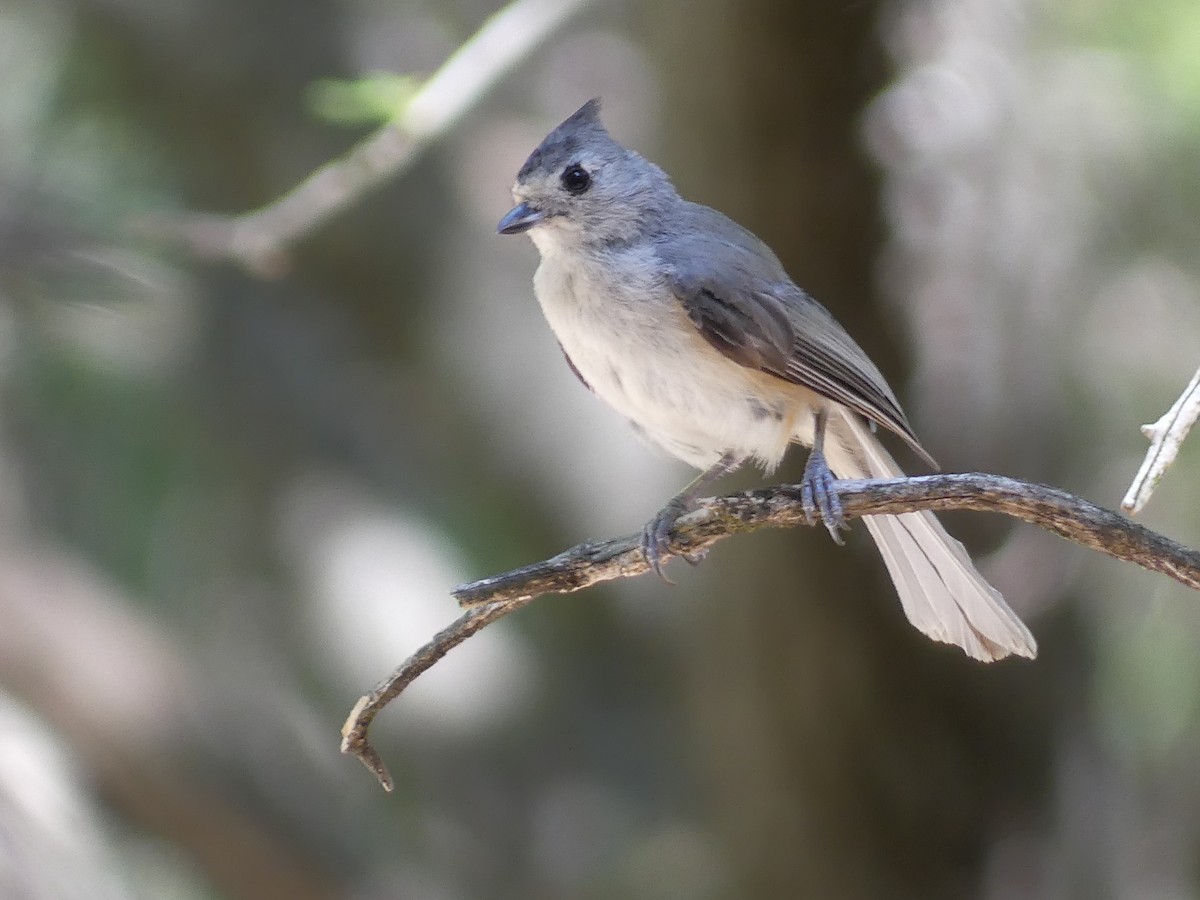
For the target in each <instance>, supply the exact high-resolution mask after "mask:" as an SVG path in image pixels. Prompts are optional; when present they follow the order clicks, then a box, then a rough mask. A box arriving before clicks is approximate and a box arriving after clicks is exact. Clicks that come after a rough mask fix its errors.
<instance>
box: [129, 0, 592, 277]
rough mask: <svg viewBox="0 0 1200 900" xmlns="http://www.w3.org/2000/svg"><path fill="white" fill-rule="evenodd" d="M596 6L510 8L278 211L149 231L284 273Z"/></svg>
mask: <svg viewBox="0 0 1200 900" xmlns="http://www.w3.org/2000/svg"><path fill="white" fill-rule="evenodd" d="M587 2H588V0H515V2H513V3H510V4H509V5H508V6H506V7H505V8H504V9H502V10H501V11H500V12H498V13H496V15H494V16H492V17H491V18H490V19H488V20H487V22H485V23H484V24H483V27H481V28H480V29H479V31H477V32H476V33H475V35H474V36H472V37H471V38H470V39H469V40H468V41H467V42H466V43H465V44H463V45H462V46H461V47H459V48H458V49H457V50H456V51H455V52H454V53H453V54H452V55H451V56H450V58H449V59H447V60H446V62H445V63H444V64H443V65H442V67H441V68H440V69H438V71H437V72H436V73H434V74H433V75H432V76H431V77H430V78H429V79H428V80H427V81H426V82H425V83H424V84H423V85H421V87H420V88H419V89H418V90H417V91H416V92H415V93H414V94H413V96H412V98H411V99H410V100H409V101H408V102H407V103H406V104H404V107H403V109H401V110H400V111H399V112H398V113H397V115H396V117H395V118H394V119H393V120H392V121H391V122H389V123H388V124H387V125H385V126H384V127H383V128H381V129H379V130H378V131H377V132H375V133H374V134H373V135H371V136H370V137H368V138H366V139H365V140H363V141H361V142H360V143H358V144H356V145H355V146H354V147H353V148H351V149H350V151H349V152H347V153H346V154H345V155H343V156H341V157H339V158H338V159H335V160H331V161H330V162H328V163H326V164H325V165H323V166H322V167H321V168H319V169H317V170H316V171H315V172H313V173H312V174H311V175H309V176H308V177H307V178H306V179H304V181H302V182H300V184H298V185H296V187H294V188H292V190H290V191H288V193H286V194H284V195H283V196H282V197H280V198H279V199H277V200H275V201H273V202H272V203H270V204H269V205H267V206H264V207H262V208H261V209H257V210H254V211H252V212H247V213H243V214H242V215H239V216H223V215H215V214H206V213H191V214H185V215H183V216H178V217H170V218H168V217H165V216H153V217H147V218H146V219H144V220H143V221H142V222H141V223H140V228H141V230H142V231H144V232H146V233H147V234H151V235H155V236H159V237H162V236H164V235H165V236H166V237H168V238H173V239H175V240H177V241H179V242H181V243H182V244H184V246H186V247H187V248H188V249H190V250H191V251H192V252H193V253H196V254H198V255H200V256H205V257H212V258H217V259H233V260H236V261H238V262H240V263H242V264H243V265H245V266H246V267H247V268H249V269H250V270H252V271H254V272H257V273H259V274H261V275H274V274H278V273H279V272H280V271H281V270H282V269H283V268H285V265H286V249H287V246H288V245H289V244H290V243H292V242H293V241H295V240H296V239H297V238H299V237H301V236H302V235H304V234H306V233H308V232H309V231H311V230H313V229H314V228H316V227H317V226H318V225H320V224H321V223H322V222H324V221H326V220H327V219H328V218H330V217H331V216H333V215H334V214H335V213H337V212H338V211H340V210H342V209H343V208H345V207H346V206H348V205H350V204H351V203H353V202H354V201H355V200H357V199H358V198H359V197H360V196H362V195H363V194H364V193H366V192H367V191H368V190H370V189H371V188H372V187H374V186H375V185H376V184H378V183H379V182H381V181H383V180H385V179H387V178H392V177H394V176H396V175H399V174H400V173H402V172H403V171H404V170H406V169H407V168H409V167H410V166H411V165H412V164H413V163H414V162H415V161H416V160H417V158H418V157H419V156H420V154H421V153H422V152H423V151H424V150H425V149H426V148H427V147H428V146H429V145H430V144H432V143H433V142H434V141H436V140H437V139H438V138H440V137H441V136H442V135H444V134H446V133H447V132H449V131H451V130H452V129H453V128H454V127H455V126H456V125H457V124H458V123H459V122H460V121H461V120H462V118H463V116H465V115H466V114H467V113H468V112H470V110H471V109H472V108H474V106H475V105H476V104H477V103H478V102H479V101H480V100H481V99H483V97H484V96H485V95H486V94H487V93H488V91H489V90H490V89H491V88H493V87H495V86H496V84H497V83H498V82H499V81H500V80H501V79H502V78H503V77H504V76H505V75H507V74H508V73H509V72H510V71H512V70H513V69H514V68H516V67H517V66H518V65H519V64H520V63H521V62H523V61H524V60H526V59H528V58H529V57H530V56H531V55H532V54H533V52H534V51H535V50H536V49H537V48H538V47H539V46H541V44H542V43H543V42H544V41H545V40H546V39H547V38H548V37H550V36H551V35H552V34H553V33H554V32H555V31H557V30H558V29H559V28H560V27H561V26H562V25H563V24H564V23H566V22H567V21H568V20H569V19H570V18H571V17H572V16H573V15H575V14H576V13H577V12H579V10H580V9H582V8H583V7H584V5H585V4H586V3H587Z"/></svg>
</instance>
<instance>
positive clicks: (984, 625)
mask: <svg viewBox="0 0 1200 900" xmlns="http://www.w3.org/2000/svg"><path fill="white" fill-rule="evenodd" d="M513 199H514V201H515V202H516V206H514V207H513V209H512V210H511V211H510V212H509V213H508V215H506V216H505V217H504V218H503V219H502V220H501V222H500V224H499V226H498V230H499V232H500V233H501V234H519V233H523V232H527V233H528V234H529V236H530V238H532V240H533V243H534V244H535V245H536V247H537V249H538V251H539V253H540V254H541V265H540V266H538V269H537V273H536V274H535V275H534V279H533V285H534V292H535V294H536V295H537V299H538V302H539V304H541V307H542V312H543V313H544V314H545V316H546V320H547V321H548V322H549V323H550V327H551V328H552V329H553V331H554V334H555V336H556V337H557V338H558V342H559V344H560V346H561V347H562V350H563V353H564V355H565V356H566V357H567V362H568V364H569V365H570V367H571V369H572V370H573V371H574V372H575V374H576V375H577V376H578V377H579V379H580V380H581V381H582V382H583V383H584V384H585V385H586V386H587V387H588V388H590V389H591V390H592V391H593V392H594V393H595V394H596V395H597V396H598V397H600V399H602V400H604V401H605V402H607V403H608V404H609V405H611V406H612V407H614V408H615V409H616V410H617V411H618V412H620V413H621V414H622V415H624V416H625V417H626V418H627V419H629V421H630V422H631V423H632V424H633V427H634V428H635V429H636V430H637V431H638V432H639V433H641V434H642V435H643V436H644V437H645V438H647V439H648V440H649V441H651V442H653V443H654V444H657V445H659V446H660V447H662V448H664V449H665V450H666V451H667V452H668V453H671V454H672V455H674V456H676V457H678V458H679V459H681V460H683V461H684V462H687V463H690V464H691V465H693V466H695V467H696V468H698V469H701V470H703V471H702V474H701V475H700V476H699V477H698V478H697V479H696V480H695V481H693V482H692V483H691V484H690V485H688V486H687V487H686V488H684V490H682V491H681V492H680V493H679V494H677V495H676V496H675V497H674V498H672V499H671V500H670V502H668V503H667V505H666V506H665V507H663V509H662V510H661V511H660V512H659V513H658V514H657V515H656V516H655V517H654V519H652V520H651V521H650V523H649V524H648V525H646V527H645V529H644V531H643V536H642V550H643V552H644V553H645V556H646V560H647V562H649V564H650V565H651V566H652V567H653V568H654V569H655V570H656V571H657V572H658V573H659V574H660V575H662V574H663V571H662V564H663V561H664V560H663V557H664V556H665V555H668V554H670V552H671V551H670V547H669V535H670V531H671V528H672V526H673V524H674V523H675V521H676V520H677V519H678V518H679V517H680V516H682V515H683V514H685V513H686V512H688V511H689V510H690V509H691V508H693V506H694V504H695V500H696V498H697V496H698V494H699V492H700V491H702V490H704V489H705V488H706V487H708V486H709V485H710V484H712V482H713V481H715V480H716V479H717V478H719V477H720V476H722V475H724V474H726V473H728V472H732V471H733V470H734V469H736V468H738V467H739V466H741V465H742V464H743V463H745V462H747V461H753V462H755V463H757V464H758V465H759V466H761V467H762V468H763V469H764V470H765V471H767V472H771V471H772V470H774V468H775V466H776V465H777V464H778V463H779V461H780V459H782V458H783V455H784V452H785V451H786V450H787V448H788V446H789V445H790V444H792V443H800V444H804V445H807V446H809V447H811V448H812V450H811V451H810V455H809V458H808V463H807V465H806V466H805V470H804V478H803V481H802V499H803V500H804V505H805V509H806V511H807V512H808V514H809V516H810V518H812V517H814V516H815V514H817V513H819V514H820V516H821V517H822V518H823V520H824V522H825V525H826V527H827V528H828V529H829V531H830V534H831V535H833V537H834V539H835V540H836V541H838V542H839V543H840V542H841V538H840V535H839V530H840V529H841V528H843V527H844V521H843V517H842V511H841V506H840V503H839V501H838V498H837V492H836V490H835V489H834V488H833V481H834V477H835V475H836V476H837V477H841V478H894V477H897V476H900V475H902V474H903V473H902V472H901V470H900V468H899V467H898V466H897V465H896V463H895V461H894V460H893V459H892V458H891V456H889V455H888V452H887V451H886V450H885V449H884V447H883V445H882V444H881V443H880V442H879V440H878V439H877V438H876V437H875V435H874V434H873V430H874V425H878V426H882V427H883V428H886V429H887V430H889V431H891V432H893V433H895V434H896V435H898V436H899V437H900V438H901V439H902V440H903V441H905V443H907V444H908V445H909V446H910V447H911V448H912V449H913V450H914V451H915V452H916V453H917V454H918V455H919V456H920V457H921V458H922V459H924V460H925V461H926V462H928V463H929V464H930V465H932V466H934V467H935V468H936V466H937V464H936V463H935V462H934V460H933V459H932V458H931V457H930V456H929V454H928V453H926V452H925V450H924V448H922V447H921V445H920V443H919V442H918V440H917V438H916V435H915V434H913V430H912V428H911V427H910V426H909V424H908V420H907V419H906V417H905V415H904V412H903V411H902V410H901V408H900V404H899V402H898V401H897V400H896V396H895V394H894V393H893V392H892V389H891V388H890V387H889V386H888V384H887V382H886V381H885V380H884V377H883V375H881V374H880V372H879V370H878V369H877V368H876V367H875V364H874V363H872V362H871V360H870V359H868V358H867V355H866V354H865V353H864V352H863V351H862V349H861V348H860V347H859V346H858V345H857V344H856V343H855V342H854V340H853V339H852V338H851V337H850V335H848V334H847V333H846V331H845V330H844V329H843V328H842V327H841V326H840V325H839V324H838V323H837V322H836V321H835V320H834V318H833V316H832V315H831V314H830V313H829V312H828V310H826V309H825V307H823V306H821V304H819V303H818V302H817V301H816V300H814V299H813V298H812V297H810V296H809V295H808V294H806V293H805V292H804V291H803V290H801V289H800V288H798V287H797V286H796V285H795V284H794V283H793V282H792V280H791V279H790V278H789V277H788V275H787V273H786V272H785V271H784V270H783V266H782V265H781V264H780V262H779V260H778V259H777V258H776V256H775V254H774V253H772V252H771V249H770V248H769V247H767V245H766V244H764V243H763V242H762V241H760V240H759V239H758V238H756V237H755V236H754V235H753V234H751V233H750V232H749V231H747V230H746V229H744V228H742V227H741V226H740V225H738V224H737V223H735V222H733V221H732V220H730V219H729V218H727V217H725V216H724V215H722V214H721V213H719V212H717V211H716V210H713V209H709V208H708V207H706V206H701V205H699V204H697V203H689V202H688V201H686V200H684V199H683V198H681V197H680V196H679V194H678V193H677V192H676V191H675V188H674V186H672V184H671V182H670V180H669V179H668V177H667V175H666V174H665V173H664V172H663V171H662V170H661V169H660V168H658V167H657V166H656V165H654V164H653V163H651V162H649V161H647V160H646V159H643V158H642V157H641V156H639V155H638V154H637V153H634V152H633V151H631V150H627V149H626V148H625V147H622V146H621V145H620V144H618V143H617V142H616V141H615V140H613V139H612V137H611V136H609V134H608V132H607V131H606V130H605V128H604V126H603V125H602V124H601V122H600V104H599V101H598V100H591V101H589V102H588V103H585V104H584V105H583V107H581V108H580V109H579V110H578V111H577V112H576V113H575V114H574V115H572V116H571V117H570V118H569V119H567V120H566V121H565V122H563V123H562V124H561V125H559V126H558V127H557V128H555V129H554V130H553V131H552V132H550V134H549V135H548V136H547V137H546V139H545V140H543V141H542V143H541V144H540V145H539V146H538V148H537V149H536V150H534V151H533V153H532V154H531V155H530V156H529V159H527V160H526V161H525V164H524V165H523V166H522V167H521V170H520V171H519V172H518V173H517V179H516V182H515V184H514V185H513ZM872 423H873V424H872ZM863 521H864V522H865V523H866V526H867V529H868V530H869V531H870V533H871V536H872V537H873V538H874V539H875V543H876V544H878V546H879V551H880V553H882V554H883V559H884V562H885V563H886V564H887V568H888V571H889V572H890V573H891V576H892V581H893V582H894V583H895V585H896V590H897V591H898V592H899V594H900V602H901V603H902V604H903V606H904V612H905V614H906V615H907V616H908V619H909V621H910V622H912V624H913V625H915V626H916V627H917V628H918V629H920V630H921V631H923V632H924V633H925V634H927V635H928V636H929V637H931V638H933V639H934V640H937V641H945V642H947V643H951V644H957V645H958V646H959V647H961V648H962V649H963V650H964V651H966V652H967V653H968V654H969V655H970V656H973V657H975V658H976V659H980V660H985V661H992V660H996V659H1000V658H1002V657H1004V656H1007V655H1009V654H1017V655H1020V656H1028V657H1033V656H1034V655H1036V653H1037V644H1036V643H1035V641H1034V639H1033V635H1031V634H1030V633H1029V629H1028V628H1026V627H1025V625H1024V624H1023V623H1022V622H1021V620H1020V619H1019V618H1018V617H1017V615H1016V613H1014V612H1013V611H1012V610H1011V609H1010V608H1009V607H1008V605H1007V604H1005V602H1004V599H1003V598H1002V597H1001V596H1000V594H999V592H998V591H996V590H995V588H993V587H992V586H991V585H990V584H988V583H987V581H985V580H984V578H983V576H982V575H980V574H979V572H978V571H977V570H976V569H975V566H974V565H973V564H972V562H971V560H970V558H969V557H968V556H967V554H966V551H965V550H964V549H963V546H962V544H960V543H959V542H958V541H956V540H954V539H953V538H952V537H950V536H949V535H948V534H947V533H946V531H945V529H943V528H942V526H941V524H940V523H939V522H938V520H937V519H936V518H934V516H933V514H932V513H928V512H913V513H904V514H902V515H898V516H867V517H864V519H863Z"/></svg>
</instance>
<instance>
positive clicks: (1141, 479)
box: [1121, 369, 1200, 513]
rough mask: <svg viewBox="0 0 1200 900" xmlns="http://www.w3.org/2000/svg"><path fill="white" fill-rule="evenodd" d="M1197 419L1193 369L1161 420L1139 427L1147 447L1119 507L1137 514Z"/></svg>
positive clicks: (1198, 392)
mask: <svg viewBox="0 0 1200 900" xmlns="http://www.w3.org/2000/svg"><path fill="white" fill-rule="evenodd" d="M1196 419H1200V369H1197V370H1196V374H1195V375H1193V376H1192V381H1191V383H1190V384H1189V385H1188V386H1187V387H1186V388H1184V391H1183V393H1182V394H1181V395H1180V397H1179V399H1178V400H1176V401H1175V404H1174V406H1172V407H1171V408H1170V409H1169V410H1167V412H1166V414H1165V415H1164V416H1163V417H1162V418H1161V419H1159V420H1158V421H1157V422H1155V423H1154V424H1153V425H1143V426H1142V434H1144V435H1145V436H1146V437H1147V438H1149V439H1150V449H1149V450H1147V451H1146V458H1145V459H1144V460H1142V467H1141V468H1140V469H1138V473H1137V475H1136V476H1134V479H1133V484H1131V485H1130V486H1129V492H1128V493H1126V494H1125V499H1124V500H1122V501H1121V508H1122V509H1124V510H1127V511H1128V512H1131V513H1137V512H1140V511H1141V509H1142V507H1143V506H1145V505H1146V502H1147V501H1148V500H1149V499H1150V495H1151V494H1153V493H1154V489H1155V488H1156V487H1158V482H1159V481H1160V480H1161V479H1162V477H1163V473H1164V472H1166V471H1167V468H1168V467H1169V466H1170V465H1171V463H1173V462H1175V457H1176V455H1177V454H1178V453H1179V446H1180V445H1181V444H1182V443H1183V439H1184V438H1185V437H1187V434H1188V432H1189V431H1191V430H1192V426H1193V425H1195V424H1196Z"/></svg>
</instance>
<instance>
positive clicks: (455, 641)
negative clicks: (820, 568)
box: [342, 474, 1200, 791]
mask: <svg viewBox="0 0 1200 900" xmlns="http://www.w3.org/2000/svg"><path fill="white" fill-rule="evenodd" d="M836 487H837V491H838V497H839V498H840V499H841V501H842V509H843V511H844V513H845V515H846V518H848V519H849V518H858V517H861V516H868V515H881V514H885V513H904V512H912V511H914V510H923V509H925V510H939V509H975V510H982V511H987V512H998V513H1003V514H1004V515H1008V516H1012V517H1013V518H1016V519H1021V520H1022V521H1025V522H1029V523H1031V524H1033V525H1037V526H1039V527H1041V528H1044V529H1046V530H1047V531H1051V532H1053V533H1054V534H1057V535H1059V536H1060V537H1063V538H1066V539H1067V540H1069V541H1072V542H1073V543H1076V544H1079V545H1081V546H1083V547H1088V548H1090V549H1092V550H1098V551H1100V552H1101V553H1106V554H1108V555H1109V556H1112V557H1115V558H1116V559H1122V560H1125V561H1127V562H1132V563H1137V564H1138V565H1139V566H1142V567H1143V568H1146V569H1149V570H1151V571H1153V572H1161V573H1162V574H1164V575H1168V576H1170V577H1171V578H1174V579H1175V580H1176V581H1179V582H1180V583H1182V584H1185V585H1187V586H1188V587H1190V588H1194V589H1196V590H1200V551H1196V550H1192V549H1190V548H1188V547H1185V546H1183V545H1182V544H1179V543H1177V542H1175V541H1173V540H1171V539H1170V538H1167V537H1164V536H1162V535H1161V534H1158V533H1156V532H1153V531H1151V530H1150V529H1148V528H1144V527H1143V526H1141V525H1138V524H1137V523H1135V522H1131V521H1130V520H1129V519H1127V518H1126V517H1125V516H1123V515H1121V514H1120V513H1116V512H1113V511H1112V510H1108V509H1105V508H1103V507H1101V506H1096V505H1095V504H1093V503H1089V502H1088V501H1086V500H1083V499H1080V498H1079V497H1076V496H1074V495H1073V494H1068V493H1067V492H1066V491H1060V490H1058V489H1057V488H1052V487H1046V486H1045V485H1040V484H1031V483H1029V482H1026V481H1018V480H1016V479H1014V478H1005V477H1002V476H1000V475H980V474H970V475H925V476H921V477H917V478H897V479H890V480H886V481H839V482H836ZM802 524H811V523H809V522H808V521H807V519H806V518H805V515H804V511H803V509H802V508H801V505H800V488H799V485H781V486H779V487H774V488H768V489H764V490H757V491H748V492H744V493H740V494H731V495H730V496H727V497H718V498H714V499H707V500H703V501H701V503H700V507H699V508H698V509H697V510H696V511H695V512H693V513H690V514H689V515H687V516H685V517H684V518H682V519H680V520H679V522H678V523H677V525H676V527H675V529H674V530H673V531H672V532H671V538H672V543H671V546H672V549H673V551H674V555H676V556H680V555H682V554H685V553H686V554H689V555H694V554H698V553H699V554H702V553H703V552H705V551H706V550H707V549H708V548H709V547H711V546H712V545H713V544H715V543H717V541H719V540H721V539H723V538H726V537H728V536H729V535H732V534H738V533H741V532H748V531H754V530H756V529H759V528H767V527H773V528H788V527H792V526H795V525H802ZM649 570H650V567H649V566H648V565H647V563H646V560H645V559H644V558H643V557H642V553H641V550H640V548H639V537H637V536H629V537H623V538H617V539H614V540H609V541H602V542H597V543H584V544H579V545H578V546H576V547H572V548H571V549H570V550H566V551H564V552H563V553H560V554H559V555H558V556H555V557H552V558H551V559H547V560H545V561H543V562H538V563H534V564H532V565H529V566H522V567H521V568H519V569H513V570H512V571H511V572H505V573H503V574H501V575H496V576H493V577H491V578H483V579H480V580H479V581H473V582H471V583H470V584H464V585H461V586H459V587H458V588H456V589H455V590H454V596H455V597H456V598H457V600H458V602H459V605H460V606H464V607H468V611H467V612H466V613H464V614H463V615H462V616H461V617H459V618H458V619H457V620H456V621H455V622H454V623H452V624H451V625H449V626H448V627H447V628H445V629H443V630H442V631H440V632H438V634H436V635H435V636H434V638H433V639H432V640H431V641H430V642H429V643H428V644H426V645H425V646H423V647H422V648H421V649H419V650H418V651H417V652H416V653H414V654H413V655H412V656H410V657H409V658H408V659H407V660H405V662H404V663H403V664H402V665H401V666H400V667H399V668H398V669H396V671H395V672H393V673H392V674H391V675H390V676H388V678H387V679H385V680H384V681H383V682H381V683H380V684H379V685H378V686H377V687H376V688H375V689H374V690H373V691H372V692H371V693H370V694H367V695H366V696H364V697H362V698H360V699H359V701H358V703H357V704H356V705H355V707H354V710H353V711H352V712H351V713H350V717H349V718H348V719H347V720H346V724H345V725H344V726H343V727H342V752H343V753H349V754H351V755H352V756H357V757H358V758H359V759H360V760H362V762H363V764H364V765H365V766H366V767H367V768H368V769H370V770H371V771H372V772H374V773H375V777H376V778H378V779H379V782H380V784H381V785H383V787H384V789H385V790H389V791H390V790H391V789H392V779H391V776H390V775H389V774H388V771H387V767H386V766H385V765H384V763H383V761H382V759H380V757H379V754H378V753H377V752H376V751H375V749H374V748H373V747H372V746H371V744H370V742H369V741H368V739H367V729H368V727H369V726H370V724H371V721H372V720H373V719H374V718H375V716H376V715H377V714H378V713H379V712H380V711H381V710H382V709H383V708H384V707H385V706H387V704H388V703H390V702H391V701H392V700H394V699H395V698H396V697H397V696H398V695H399V694H400V692H401V691H403V690H404V689H405V688H406V687H408V685H409V684H411V683H412V682H413V680H414V679H416V678H417V676H419V675H420V674H421V673H422V672H424V671H425V670H426V669H428V668H429V667H430V666H432V665H433V664H434V663H436V662H437V661H438V660H439V659H441V658H442V657H443V656H445V655H446V653H447V651H449V650H450V649H451V648H453V647H456V646H457V645H459V644H461V643H462V642H463V641H465V640H466V639H467V638H469V637H470V636H471V635H473V634H474V633H475V632H477V631H479V630H480V629H481V628H483V627H484V626H485V625H488V624H490V623H492V622H494V621H496V620H497V619H500V618H503V617H504V616H506V615H508V614H509V613H511V612H515V611H516V610H518V609H520V608H521V607H522V606H525V605H526V604H528V603H530V602H531V601H533V600H534V599H535V598H537V597H540V596H542V595H543V594H567V593H572V592H574V591H579V590H582V589H583V588H586V587H590V586H591V585H593V584H599V583H601V582H604V581H613V580H615V579H617V578H628V577H631V576H633V575H641V574H643V573H645V572H648V571H649Z"/></svg>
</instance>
